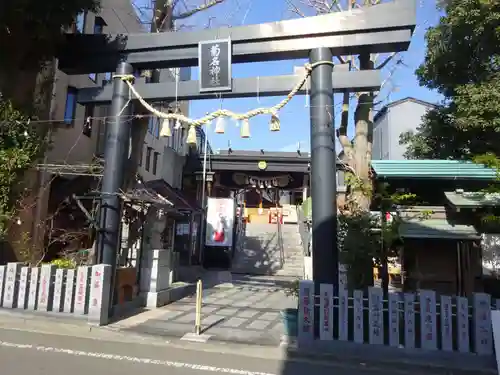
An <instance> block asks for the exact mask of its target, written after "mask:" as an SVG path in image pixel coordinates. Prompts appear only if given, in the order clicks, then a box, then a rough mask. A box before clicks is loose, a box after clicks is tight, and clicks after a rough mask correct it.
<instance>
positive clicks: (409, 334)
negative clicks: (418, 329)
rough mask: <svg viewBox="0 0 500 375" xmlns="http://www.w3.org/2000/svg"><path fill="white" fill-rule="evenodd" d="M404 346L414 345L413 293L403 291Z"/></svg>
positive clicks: (411, 346) (410, 347)
mask: <svg viewBox="0 0 500 375" xmlns="http://www.w3.org/2000/svg"><path fill="white" fill-rule="evenodd" d="M404 306H405V347H406V348H409V349H412V348H414V347H415V294H413V293H405V295H404Z"/></svg>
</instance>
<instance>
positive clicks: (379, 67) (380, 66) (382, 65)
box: [375, 52, 396, 69]
mask: <svg viewBox="0 0 500 375" xmlns="http://www.w3.org/2000/svg"><path fill="white" fill-rule="evenodd" d="M394 56H396V52H393V53H391V54H390V55H389V56H387V58H386V59H385V60H384V61H382V62H381V63H380V65H378V66H377V67H376V68H375V69H382V68H383V67H385V66H386V65H387V64H388V63H389V62H390V61H391V60H392V58H393V57H394Z"/></svg>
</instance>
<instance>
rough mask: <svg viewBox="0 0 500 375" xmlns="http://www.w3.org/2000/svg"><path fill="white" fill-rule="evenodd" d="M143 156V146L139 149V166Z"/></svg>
mask: <svg viewBox="0 0 500 375" xmlns="http://www.w3.org/2000/svg"><path fill="white" fill-rule="evenodd" d="M143 156H144V147H143V148H142V149H141V153H140V155H139V166H141V165H142V158H143Z"/></svg>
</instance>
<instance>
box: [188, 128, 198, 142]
mask: <svg viewBox="0 0 500 375" xmlns="http://www.w3.org/2000/svg"><path fill="white" fill-rule="evenodd" d="M186 143H187V144H188V145H196V144H197V143H198V139H197V137H196V128H195V126H194V125H189V129H188V135H187V138H186Z"/></svg>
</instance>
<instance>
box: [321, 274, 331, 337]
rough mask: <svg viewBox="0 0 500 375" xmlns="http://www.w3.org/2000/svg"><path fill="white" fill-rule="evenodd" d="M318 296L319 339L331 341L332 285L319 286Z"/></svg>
mask: <svg viewBox="0 0 500 375" xmlns="http://www.w3.org/2000/svg"><path fill="white" fill-rule="evenodd" d="M319 294H320V300H319V306H320V310H319V321H320V325H319V338H320V340H333V285H330V284H321V285H320V286H319Z"/></svg>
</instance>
